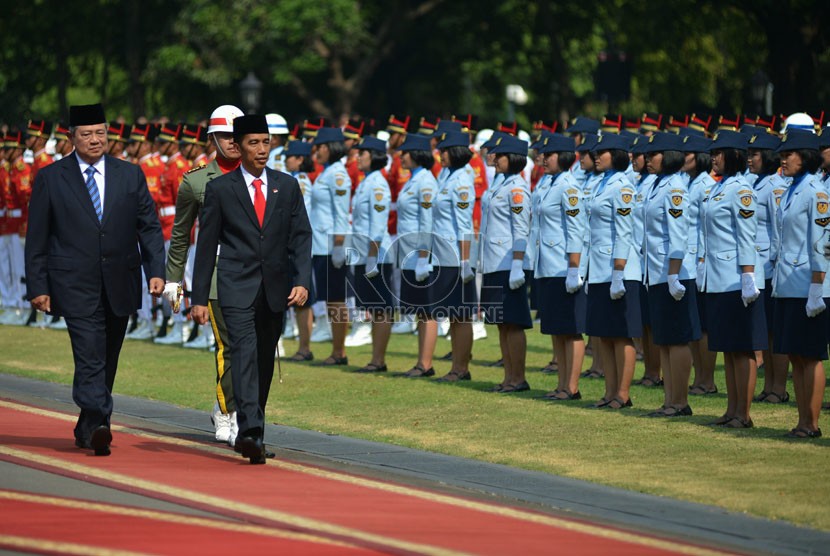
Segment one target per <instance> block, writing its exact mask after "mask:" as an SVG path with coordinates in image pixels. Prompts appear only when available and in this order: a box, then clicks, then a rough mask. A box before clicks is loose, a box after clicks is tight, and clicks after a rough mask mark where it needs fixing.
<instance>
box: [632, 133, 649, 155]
mask: <svg viewBox="0 0 830 556" xmlns="http://www.w3.org/2000/svg"><path fill="white" fill-rule="evenodd" d="M647 143H648V137H646V136H645V135H638V136H637V137H635V138H634V140H633V141H632V142H631V146H630V147H629V148H628V152H630V153H631V154H643V153H644V152H645V151H644V150H643V149H644V148H645V146H646V144H647Z"/></svg>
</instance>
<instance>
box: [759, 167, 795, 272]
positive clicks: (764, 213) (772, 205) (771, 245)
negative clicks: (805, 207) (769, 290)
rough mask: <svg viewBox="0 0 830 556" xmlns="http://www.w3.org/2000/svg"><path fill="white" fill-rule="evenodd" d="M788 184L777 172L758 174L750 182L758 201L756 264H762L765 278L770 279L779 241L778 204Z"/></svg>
mask: <svg viewBox="0 0 830 556" xmlns="http://www.w3.org/2000/svg"><path fill="white" fill-rule="evenodd" d="M789 186H790V185H789V183H788V182H787V180H785V179H784V178H783V177H781V176H779V175H778V174H771V175H762V176H758V177H757V178H756V179H755V182H754V183H753V184H752V189H754V190H755V198H756V200H757V202H758V209H757V210H758V212H757V216H758V232H757V234H756V235H755V248H756V249H757V251H758V258H759V259H760V260H759V262H758V264H759V265H760V264H763V265H764V277H765V279H767V280H771V279H772V270H773V267H774V266H775V259H776V257H777V256H778V247H779V243H780V238H779V236H778V222H777V221H778V206H779V205H780V203H781V197H782V196H783V195H784V193H786V192H787V188H788V187H789Z"/></svg>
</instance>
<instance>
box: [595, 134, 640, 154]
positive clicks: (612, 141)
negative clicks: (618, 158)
mask: <svg viewBox="0 0 830 556" xmlns="http://www.w3.org/2000/svg"><path fill="white" fill-rule="evenodd" d="M630 145H631V140H630V139H629V138H627V137H622V136H621V135H617V134H616V133H603V134H602V135H600V136H599V137H598V138H597V142H596V143H594V146H593V147H592V148H591V152H598V151H610V150H618V151H626V152H628V147H629V146H630Z"/></svg>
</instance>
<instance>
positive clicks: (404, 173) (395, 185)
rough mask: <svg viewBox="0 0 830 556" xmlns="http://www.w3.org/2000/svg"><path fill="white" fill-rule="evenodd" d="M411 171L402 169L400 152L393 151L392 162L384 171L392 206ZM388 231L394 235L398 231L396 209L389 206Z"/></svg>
mask: <svg viewBox="0 0 830 556" xmlns="http://www.w3.org/2000/svg"><path fill="white" fill-rule="evenodd" d="M411 174H412V172H410V171H409V170H406V169H404V168H403V167H402V166H401V153H400V151H395V153H394V154H393V155H392V164H391V166H389V171H388V172H386V176H385V177H386V181H388V182H389V192H390V193H391V194H392V207H395V206H396V205H395V203H397V201H398V193H400V191H401V189H403V186H404V184H405V183H406V182H408V181H409V178H410V175H411ZM388 228H389V233H390V234H392V235H395V234H397V233H398V209H397V208H391V209H389V224H388Z"/></svg>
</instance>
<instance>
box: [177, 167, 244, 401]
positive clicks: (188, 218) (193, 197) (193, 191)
mask: <svg viewBox="0 0 830 556" xmlns="http://www.w3.org/2000/svg"><path fill="white" fill-rule="evenodd" d="M221 175H222V170H221V169H220V168H219V164H218V163H217V162H216V161H215V160H214V161H212V162H211V163H210V164H208V165H207V166H201V167H199V168H195V169H193V170H191V171H189V172H187V173H186V174H185V175H184V177H183V178H182V183H181V185H180V186H179V193H178V197H177V199H176V220H175V221H174V222H173V232H172V235H171V237H170V249H169V250H168V252H167V281H168V282H181V281H182V279H183V277H184V267H185V264H186V263H187V250H188V248H189V247H190V232H191V230H192V229H193V225H194V224H195V223H196V218H197V217H198V216H199V211H200V210H201V208H202V205H203V204H204V202H205V189H206V187H207V184H208V182H209V181H210V180H212V179H214V178H217V177H219V176H221ZM216 299H217V295H216V269H214V271H213V279H212V280H211V282H210V299H209V301H208V310H209V311H210V324H211V326H212V327H213V334H214V336H215V337H216V352H215V354H214V355H215V356H216V399H217V401H218V402H219V408H220V409H221V411H222V413H232V412H233V411H235V410H236V407H235V406H236V403H235V402H234V398H233V387H232V385H231V357H230V352H229V350H228V329H227V327H226V325H225V319H224V318H223V317H222V310H221V309H220V308H219V303H217V302H216Z"/></svg>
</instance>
